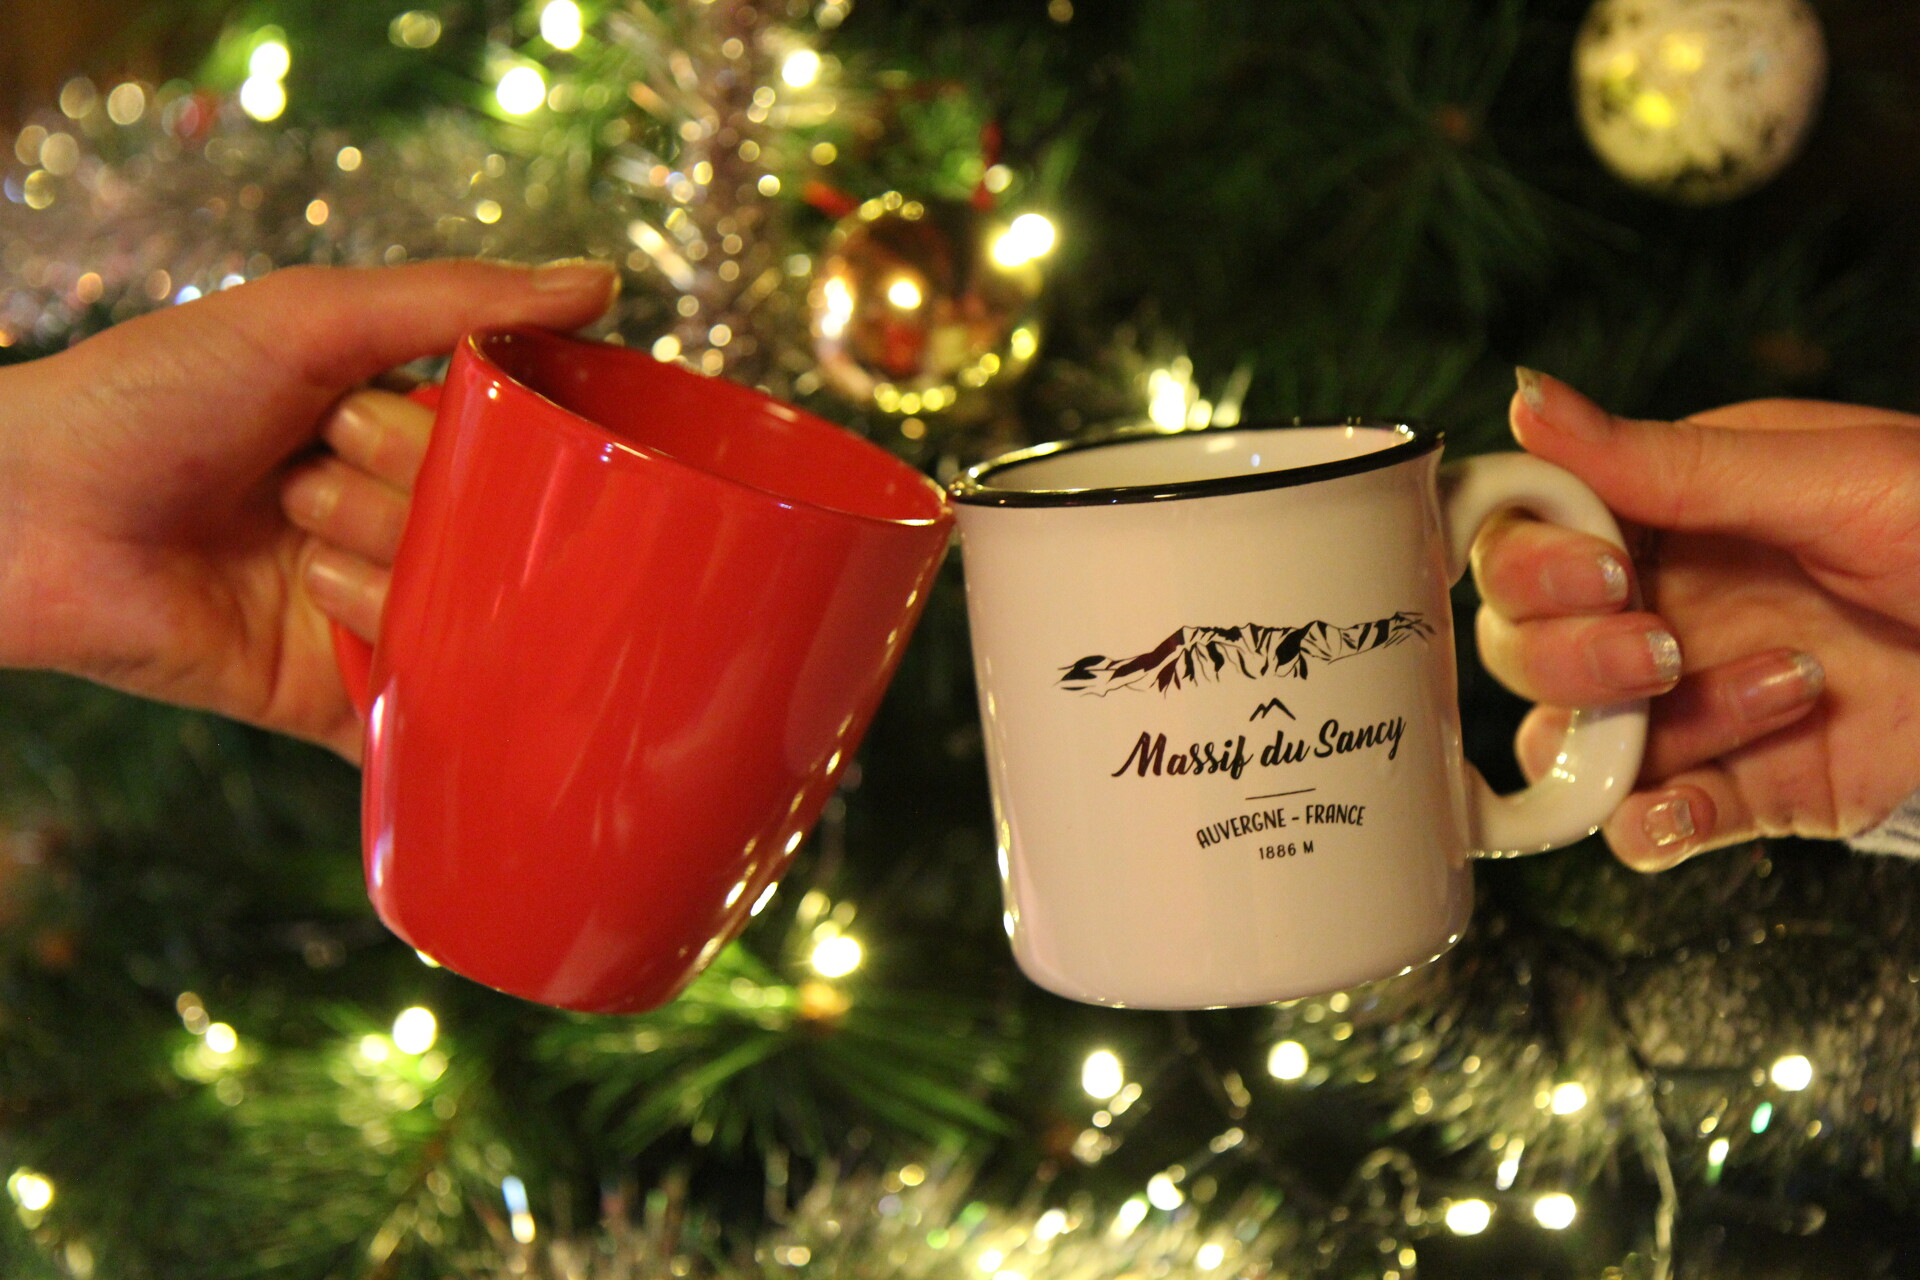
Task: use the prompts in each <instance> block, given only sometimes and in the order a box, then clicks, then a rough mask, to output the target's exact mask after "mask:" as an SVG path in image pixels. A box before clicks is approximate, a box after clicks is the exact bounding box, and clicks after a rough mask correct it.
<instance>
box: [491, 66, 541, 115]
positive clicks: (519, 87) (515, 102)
mask: <svg viewBox="0 0 1920 1280" xmlns="http://www.w3.org/2000/svg"><path fill="white" fill-rule="evenodd" d="M493 96H494V100H495V101H497V102H498V103H499V104H500V109H501V110H502V111H504V112H506V113H507V114H508V115H510V116H524V115H531V114H532V113H533V112H535V111H538V110H539V109H540V104H541V103H543V102H545V101H546V100H547V81H546V78H545V77H544V76H542V75H541V74H540V72H539V71H538V70H536V69H535V68H533V67H525V66H522V67H515V68H513V69H512V70H511V71H508V72H507V74H505V75H503V76H501V77H500V83H499V84H498V85H496V86H494V90H493Z"/></svg>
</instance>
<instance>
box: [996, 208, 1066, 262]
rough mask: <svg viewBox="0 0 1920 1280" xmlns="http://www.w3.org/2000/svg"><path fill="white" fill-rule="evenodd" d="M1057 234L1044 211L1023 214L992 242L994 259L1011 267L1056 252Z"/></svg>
mask: <svg viewBox="0 0 1920 1280" xmlns="http://www.w3.org/2000/svg"><path fill="white" fill-rule="evenodd" d="M1057 238H1058V233H1057V232H1056V231H1055V230H1054V226H1053V223H1052V222H1051V221H1050V220H1048V219H1047V218H1046V217H1045V216H1044V215H1043V214H1038V213H1023V214H1021V215H1020V216H1019V217H1017V218H1015V219H1014V220H1013V225H1012V226H1010V227H1008V228H1007V229H1006V230H1005V231H1004V232H1002V233H1001V234H1000V238H999V239H997V240H995V241H994V242H993V260H994V261H995V262H996V263H998V264H999V265H1000V266H1002V267H1006V268H1008V269H1012V268H1014V267H1021V266H1025V265H1026V264H1027V263H1029V262H1032V261H1033V260H1034V259H1035V258H1040V257H1044V256H1046V255H1047V254H1048V253H1051V252H1052V251H1053V245H1054V241H1055V240H1056V239H1057Z"/></svg>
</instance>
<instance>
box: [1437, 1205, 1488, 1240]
mask: <svg viewBox="0 0 1920 1280" xmlns="http://www.w3.org/2000/svg"><path fill="white" fill-rule="evenodd" d="M1492 1221H1493V1206H1492V1205H1490V1204H1488V1203H1487V1202H1486V1201H1485V1200H1455V1201H1454V1202H1453V1203H1452V1204H1450V1205H1448V1206H1447V1213H1446V1223H1447V1230H1449V1231H1451V1232H1453V1234H1455V1235H1457V1236H1477V1235H1479V1234H1480V1233H1481V1232H1482V1231H1485V1230H1486V1229H1487V1225H1488V1224H1489V1223H1491V1222H1492Z"/></svg>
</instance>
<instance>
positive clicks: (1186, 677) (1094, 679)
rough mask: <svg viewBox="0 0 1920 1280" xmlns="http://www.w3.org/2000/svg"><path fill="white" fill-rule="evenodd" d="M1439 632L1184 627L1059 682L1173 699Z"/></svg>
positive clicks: (1398, 622)
mask: <svg viewBox="0 0 1920 1280" xmlns="http://www.w3.org/2000/svg"><path fill="white" fill-rule="evenodd" d="M1432 634H1433V627H1432V625H1431V624H1429V623H1428V622H1427V621H1426V619H1425V618H1424V617H1423V616H1422V615H1420V614H1418V613H1408V612H1405V611H1404V610H1403V611H1401V612H1398V613H1395V614H1393V615H1392V616H1390V617H1386V618H1379V619H1376V620H1374V621H1372V622H1356V623H1353V624H1352V625H1350V626H1345V627H1342V626H1336V625H1335V624H1333V623H1331V622H1325V621H1318V620H1316V621H1314V622H1306V623H1302V624H1300V625H1299V626H1295V627H1268V626H1262V625H1260V624H1258V623H1251V622H1250V623H1247V624H1246V625H1244V626H1236V627H1193V626H1189V627H1180V628H1177V629H1176V630H1175V631H1174V633H1173V634H1172V635H1170V636H1168V637H1167V638H1166V639H1165V640H1162V641H1161V642H1160V643H1159V644H1157V645H1155V646H1154V647H1153V648H1152V649H1149V650H1147V651H1146V652H1145V653H1140V654H1134V655H1131V656H1128V657H1120V658H1110V657H1107V656H1106V655H1105V654H1098V653H1096V654H1089V655H1088V656H1086V657H1084V658H1081V659H1080V660H1079V661H1078V662H1074V663H1071V664H1069V665H1068V666H1066V667H1063V668H1062V669H1061V676H1060V680H1059V684H1060V687H1061V688H1063V689H1071V690H1074V691H1076V692H1081V693H1092V694H1098V695H1100V696H1102V697H1104V696H1105V695H1107V694H1109V693H1112V692H1113V691H1114V690H1116V689H1158V690H1159V691H1160V692H1162V693H1167V692H1169V691H1171V690H1174V689H1181V688H1184V687H1186V686H1187V685H1190V684H1202V683H1207V684H1217V683H1219V682H1221V681H1224V680H1227V679H1230V678H1232V677H1234V676H1240V677H1244V678H1246V679H1249V680H1263V679H1267V678H1269V677H1283V678H1292V679H1297V680H1304V679H1306V676H1307V672H1308V671H1309V670H1310V669H1311V668H1312V666H1313V664H1314V663H1316V662H1322V663H1324V662H1339V661H1342V660H1343V659H1346V658H1351V657H1353V656H1355V655H1356V654H1361V653H1370V652H1372V651H1373V650H1375V649H1384V648H1387V647H1389V646H1391V645H1396V644H1403V643H1405V642H1406V641H1408V640H1416V639H1417V640H1425V639H1427V638H1428V637H1429V636H1431V635H1432ZM1282 710H1285V708H1284V707H1283V708H1282ZM1288 714H1289V715H1291V714H1292V713H1291V712H1288Z"/></svg>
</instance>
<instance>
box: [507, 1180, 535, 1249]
mask: <svg viewBox="0 0 1920 1280" xmlns="http://www.w3.org/2000/svg"><path fill="white" fill-rule="evenodd" d="M500 1198H501V1199H502V1200H504V1201H506V1204H507V1220H508V1223H509V1225H510V1228H511V1230H512V1231H513V1238H514V1239H515V1240H518V1241H519V1242H520V1243H521V1244H532V1243H533V1237H534V1229H533V1209H532V1207H531V1206H530V1205H529V1204H528V1203H527V1184H526V1183H524V1182H522V1181H520V1179H518V1178H516V1177H514V1176H513V1175H512V1174H508V1175H507V1176H506V1177H504V1178H502V1179H500Z"/></svg>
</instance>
